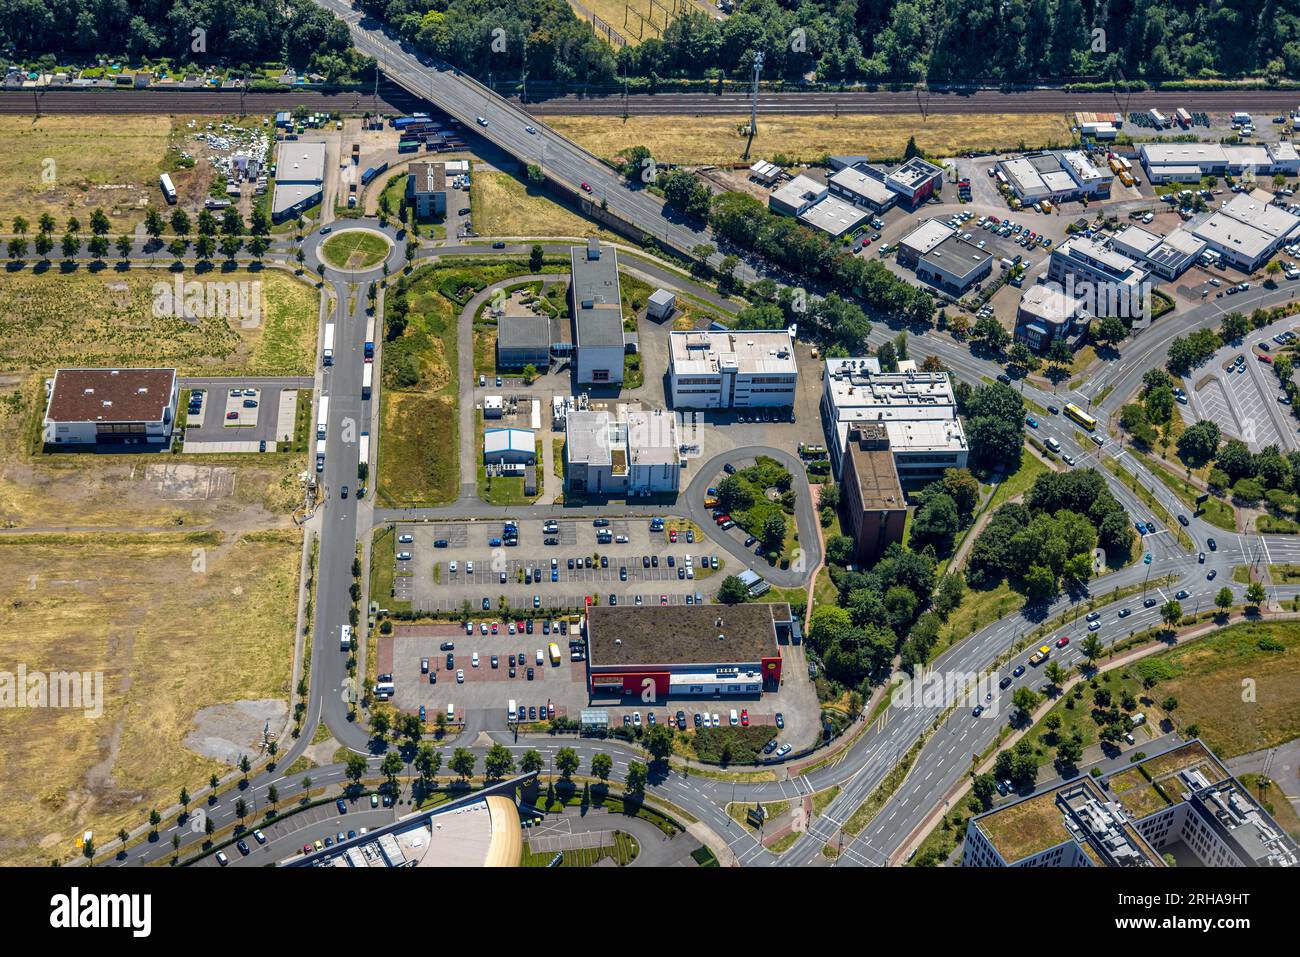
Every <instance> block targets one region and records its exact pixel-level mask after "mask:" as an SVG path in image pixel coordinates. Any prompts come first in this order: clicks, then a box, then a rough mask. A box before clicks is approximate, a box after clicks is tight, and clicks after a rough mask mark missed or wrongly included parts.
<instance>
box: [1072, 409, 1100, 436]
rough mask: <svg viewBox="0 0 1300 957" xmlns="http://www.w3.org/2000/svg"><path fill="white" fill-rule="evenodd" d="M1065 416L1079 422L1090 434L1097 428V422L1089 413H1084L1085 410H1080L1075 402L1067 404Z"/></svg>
mask: <svg viewBox="0 0 1300 957" xmlns="http://www.w3.org/2000/svg"><path fill="white" fill-rule="evenodd" d="M1065 414H1066V415H1068V416H1069V417H1070V418H1072V419H1074V421H1076V422H1078V423H1079V424H1080V425H1081V426H1083V427H1084V428H1085V429H1087V430H1088V431H1089V432H1091V431H1092V430H1093V429H1095V428H1096V427H1097V420H1096V419H1094V418H1093V417H1092V416H1090V415H1089V414H1088V413H1087V412H1084V411H1083V409H1081V408H1079V407H1078V406H1077V405H1075V404H1074V403H1073V402H1067V403H1066V404H1065Z"/></svg>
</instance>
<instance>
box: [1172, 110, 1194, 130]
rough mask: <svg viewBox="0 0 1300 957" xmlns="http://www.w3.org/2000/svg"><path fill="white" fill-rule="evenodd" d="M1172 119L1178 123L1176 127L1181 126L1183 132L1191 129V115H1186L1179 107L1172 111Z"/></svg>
mask: <svg viewBox="0 0 1300 957" xmlns="http://www.w3.org/2000/svg"><path fill="white" fill-rule="evenodd" d="M1174 119H1175V120H1177V121H1178V125H1179V126H1181V127H1182V128H1183V129H1185V130H1187V129H1191V126H1192V114H1190V113H1188V112H1187V111H1186V110H1185V109H1183V108H1182V107H1181V106H1180V107H1179V108H1178V109H1177V110H1175V111H1174Z"/></svg>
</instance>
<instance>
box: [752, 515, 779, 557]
mask: <svg viewBox="0 0 1300 957" xmlns="http://www.w3.org/2000/svg"><path fill="white" fill-rule="evenodd" d="M758 537H759V539H760V540H761V541H762V543H763V547H764V548H766V549H767V550H768V551H773V552H779V551H781V549H782V548H783V547H784V546H785V516H784V515H781V514H779V513H778V514H775V515H769V516H768V517H767V518H766V519H765V520H764V521H763V527H762V529H761V530H760V531H759V534H758Z"/></svg>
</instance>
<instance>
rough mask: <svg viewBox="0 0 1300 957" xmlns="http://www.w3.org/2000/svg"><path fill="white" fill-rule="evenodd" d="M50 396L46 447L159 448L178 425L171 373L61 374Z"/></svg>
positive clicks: (51, 385)
mask: <svg viewBox="0 0 1300 957" xmlns="http://www.w3.org/2000/svg"><path fill="white" fill-rule="evenodd" d="M218 391H220V390H218ZM48 393H49V395H48V398H49V401H48V403H47V405H46V407H45V419H44V421H43V423H42V438H43V441H44V442H45V444H46V445H136V444H141V443H149V444H163V443H166V442H168V441H169V440H170V439H171V434H172V428H173V426H174V425H175V423H176V402H177V398H178V396H179V392H178V389H177V384H176V370H175V369H59V370H57V371H56V372H55V373H54V378H53V379H52V380H50V382H49V384H48ZM214 414H216V413H214Z"/></svg>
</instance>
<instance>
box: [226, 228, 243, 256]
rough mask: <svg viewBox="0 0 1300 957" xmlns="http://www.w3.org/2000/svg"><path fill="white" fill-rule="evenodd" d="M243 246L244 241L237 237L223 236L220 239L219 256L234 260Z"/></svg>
mask: <svg viewBox="0 0 1300 957" xmlns="http://www.w3.org/2000/svg"><path fill="white" fill-rule="evenodd" d="M243 246H244V241H243V240H242V239H241V238H240V237H238V236H232V235H229V234H227V235H225V236H222V237H221V255H223V256H225V257H226V258H227V259H230V260H234V258H235V257H236V256H237V255H239V250H240V249H242V248H243Z"/></svg>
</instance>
